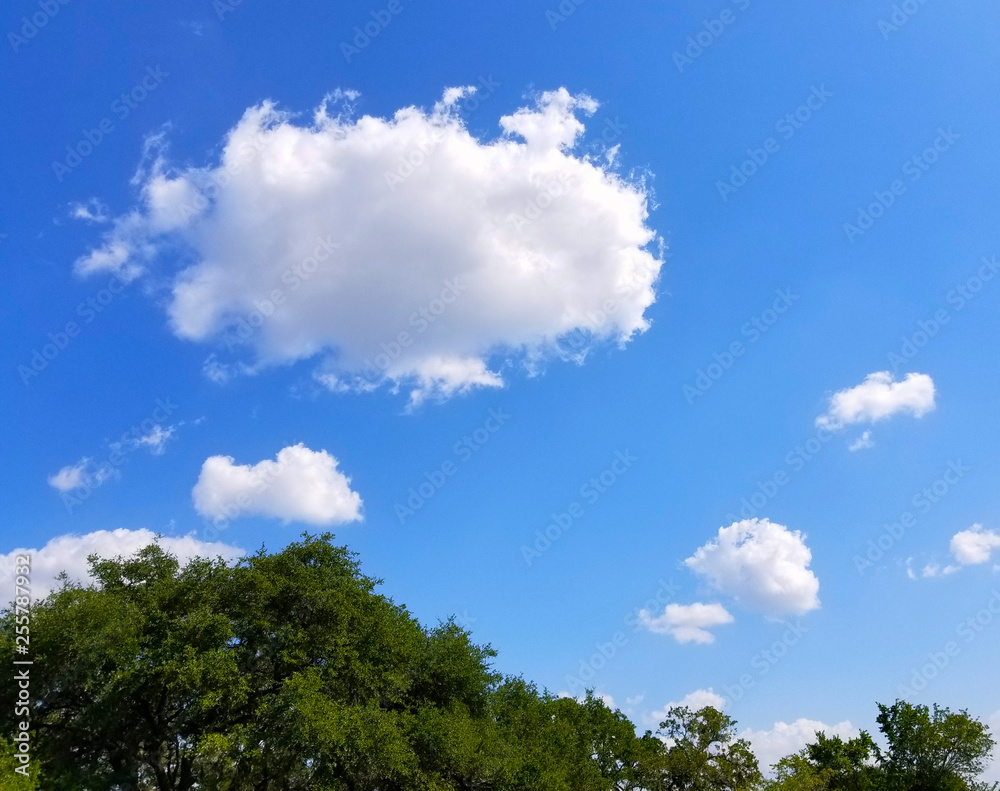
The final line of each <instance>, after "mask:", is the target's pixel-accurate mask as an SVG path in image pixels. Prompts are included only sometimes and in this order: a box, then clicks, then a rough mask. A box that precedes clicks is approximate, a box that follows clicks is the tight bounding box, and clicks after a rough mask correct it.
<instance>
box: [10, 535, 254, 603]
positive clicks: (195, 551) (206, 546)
mask: <svg viewBox="0 0 1000 791" xmlns="http://www.w3.org/2000/svg"><path fill="white" fill-rule="evenodd" d="M153 543H156V544H159V545H160V546H161V547H162V548H163V549H164V550H166V551H167V552H169V553H171V554H172V555H174V556H176V557H177V558H178V559H179V560H180V561H181V563H182V564H183V563H184V562H186V561H188V560H190V559H192V558H194V557H207V558H215V557H222V558H225V559H226V560H227V561H232V560H235V559H237V558H239V557H242V556H243V555H244V554H245V553H244V552H243V550H242V549H239V548H238V547H234V546H231V545H229V544H224V543H222V542H210V541H201V540H200V539H198V538H196V537H195V536H193V535H187V536H181V537H169V536H157V535H156V533H154V532H153V531H152V530H147V529H146V528H140V529H138V530H127V529H125V528H119V529H118V530H97V531H95V532H93V533H85V534H83V535H74V534H69V535H62V536H56V537H55V538H53V539H51V540H50V541H49V542H48V543H47V544H45V546H43V547H41V548H37V547H20V548H18V549H15V550H14V551H13V552H8V553H7V554H5V555H0V577H7V575H10V574H12V573H13V571H14V568H15V565H14V564H15V559H16V558H17V557H18V556H19V555H29V556H30V558H31V595H32V598H34V599H36V600H37V599H41V598H43V597H44V596H46V595H47V594H48V593H50V592H51V591H52V590H54V589H55V588H56V587H57V581H56V578H57V577H58V576H59V573H60V572H63V571H65V572H66V574H67V575H68V576H69V578H70V580H73V581H76V582H83V583H86V582H88V581H89V580H90V576H89V566H88V565H87V557H88V556H89V555H92V554H95V555H99V556H100V557H103V558H114V557H118V556H119V555H121V556H125V557H127V556H129V555H133V554H135V552H137V551H138V550H139V549H142V548H143V547H145V546H148V545H149V544H153Z"/></svg>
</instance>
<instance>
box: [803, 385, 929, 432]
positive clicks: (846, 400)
mask: <svg viewBox="0 0 1000 791" xmlns="http://www.w3.org/2000/svg"><path fill="white" fill-rule="evenodd" d="M933 409H934V380H932V379H931V378H930V377H929V376H928V375H927V374H917V373H910V374H907V375H906V376H905V377H903V380H902V381H900V382H897V381H895V380H894V378H893V375H892V374H891V373H890V372H889V371H876V372H875V373H873V374H868V376H866V377H865V381H863V382H862V383H861V384H859V385H857V386H856V387H849V388H847V389H845V390H839V391H838V392H836V393H834V394H833V395H832V396H830V403H829V406H828V407H827V410H826V412H825V413H824V414H822V415H820V416H819V417H818V418H816V425H817V426H819V427H820V428H828V429H832V430H838V429H842V428H844V427H845V426H849V425H852V424H855V423H874V422H876V421H879V420H884V419H886V418H890V417H892V416H893V415H896V414H910V415H912V416H913V417H923V416H924V415H926V414H927V413H928V412H930V411H931V410H933ZM870 438H871V435H870V434H868V435H867V437H866V442H867V441H868V440H870ZM859 447H867V445H861V446H859Z"/></svg>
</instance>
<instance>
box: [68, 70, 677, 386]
mask: <svg viewBox="0 0 1000 791" xmlns="http://www.w3.org/2000/svg"><path fill="white" fill-rule="evenodd" d="M474 90H475V89H474V88H472V87H464V88H452V89H449V90H447V91H445V92H444V95H443V98H442V99H441V100H440V101H438V102H437V103H436V104H435V105H434V106H433V108H432V109H430V110H424V109H420V108H417V107H413V106H410V107H404V108H402V109H400V110H398V111H397V112H396V113H395V114H394V115H393V116H392V117H390V118H377V117H372V116H368V115H364V116H361V117H356V115H355V113H354V103H355V102H356V101H357V99H358V96H357V94H355V93H353V92H343V91H339V92H336V93H335V94H331V95H330V96H328V97H327V99H326V100H324V102H323V103H322V105H321V106H320V107H319V108H317V109H316V111H315V113H314V114H313V117H312V121H311V123H306V124H300V123H297V122H296V121H295V120H294V119H293V115H292V114H291V113H289V112H285V111H283V110H279V109H278V108H277V107H276V105H275V104H274V103H273V102H264V103H262V104H260V105H257V106H254V107H250V108H248V109H247V110H246V112H245V113H244V115H243V117H242V118H241V119H240V120H239V121H238V122H237V123H236V124H235V126H233V128H232V129H231V130H230V131H229V133H228V134H227V136H226V137H225V139H224V141H223V144H222V146H221V153H220V156H219V159H218V161H217V162H214V163H212V164H208V165H204V166H201V167H182V168H177V167H174V166H172V165H170V164H169V163H168V161H167V158H166V153H165V142H164V137H163V136H162V135H161V136H158V137H154V138H152V139H151V140H150V141H149V144H148V146H147V149H148V150H147V152H146V155H145V158H144V162H143V164H142V165H141V166H140V169H139V173H138V174H137V176H136V183H137V184H138V185H139V197H140V200H139V203H138V205H137V206H136V207H135V208H133V209H132V210H130V211H128V212H126V213H125V214H123V215H121V216H119V217H117V218H116V219H115V220H114V221H113V223H112V225H111V226H110V227H109V229H108V230H107V231H106V232H105V234H104V236H103V241H102V243H101V244H100V245H99V246H98V247H96V248H95V249H92V250H91V251H90V252H89V253H87V254H86V255H83V256H81V257H80V258H79V259H78V260H77V262H76V271H77V273H78V274H80V275H82V276H86V275H93V274H97V273H102V272H103V273H107V272H115V273H117V274H118V275H119V276H121V277H124V278H135V277H139V276H141V275H142V274H143V273H145V272H148V271H151V270H154V269H156V268H157V267H160V266H161V265H163V260H162V259H163V258H165V257H166V256H165V255H164V254H165V253H167V252H168V251H171V252H172V251H178V250H182V251H184V255H182V256H180V258H181V259H182V260H184V261H186V262H187V263H186V264H185V265H184V266H183V268H182V269H180V271H173V272H172V273H168V275H167V279H168V280H172V285H171V286H170V297H169V299H168V301H167V302H168V304H167V313H168V316H169V323H170V326H171V328H172V330H173V332H174V334H175V335H176V336H177V337H178V338H182V339H184V340H187V341H192V342H198V343H205V344H210V345H212V346H213V348H214V351H215V352H218V354H226V353H227V352H228V354H229V357H231V359H229V358H227V359H219V358H218V355H217V356H216V357H215V358H212V363H211V366H210V370H211V371H212V372H213V378H214V379H216V380H217V381H224V380H226V379H227V378H230V376H231V375H233V372H237V373H239V372H242V373H256V372H260V371H261V370H263V369H266V368H274V367H276V366H279V365H282V364H285V363H290V362H294V361H298V360H305V359H313V358H314V359H315V361H316V365H315V368H314V371H313V376H314V378H315V380H316V381H317V382H318V383H319V384H321V385H323V386H325V387H327V388H328V389H330V390H332V391H335V392H343V391H367V390H372V389H375V388H377V387H379V386H381V385H383V384H387V385H389V386H390V387H392V388H393V389H395V388H399V387H402V388H406V389H408V390H409V393H410V400H411V404H418V403H420V402H421V401H424V400H426V399H428V398H435V399H442V398H447V397H449V396H452V395H454V394H457V393H461V392H465V391H467V390H469V389H472V388H482V387H499V386H501V385H502V384H503V383H504V380H503V378H502V377H501V374H500V370H501V369H502V368H504V367H505V366H507V365H509V364H510V363H512V362H513V363H519V364H521V365H522V366H523V368H524V369H525V370H526V371H527V372H529V373H533V372H535V371H537V370H539V369H540V368H541V367H542V366H543V365H544V364H545V362H547V361H549V360H555V359H563V360H575V361H582V360H583V359H584V357H585V356H586V354H587V352H588V350H590V349H591V348H593V347H594V346H595V345H597V344H600V343H605V342H613V343H618V344H620V345H624V344H625V343H626V342H627V341H628V340H629V339H630V338H632V337H633V336H634V335H635V334H636V333H641V332H644V331H645V330H646V329H647V328H648V327H649V320H648V319H647V318H646V316H645V311H646V309H647V308H648V307H649V306H650V305H652V304H653V302H654V301H655V298H656V295H655V292H654V285H655V283H656V281H657V279H658V277H659V274H660V269H661V267H662V264H663V255H662V246H663V242H662V238H661V237H660V236H659V235H658V234H657V233H656V232H655V231H654V230H652V229H651V228H650V227H649V225H648V224H647V220H648V215H649V202H650V190H649V188H648V186H647V184H646V181H645V180H644V179H642V178H633V177H626V176H622V175H620V174H619V173H618V172H617V170H616V167H617V166H616V165H615V158H614V157H598V156H595V155H591V154H588V153H584V152H580V151H577V149H576V146H577V143H578V142H579V140H580V139H581V137H582V135H583V133H584V131H585V124H584V122H583V121H582V120H581V116H583V117H585V116H589V115H592V114H593V113H594V112H595V111H596V109H597V107H598V104H597V102H596V101H595V100H594V99H592V98H591V97H589V96H587V95H585V94H571V93H570V92H569V91H568V90H566V89H565V88H559V89H558V90H554V91H546V92H543V93H540V94H538V95H537V96H535V97H534V99H533V102H532V103H531V104H530V105H528V106H523V107H521V108H519V109H517V110H516V111H514V112H513V113H511V114H509V115H505V116H503V117H501V118H500V129H501V134H500V135H499V136H498V137H497V138H496V139H493V140H488V141H483V140H480V139H478V138H477V137H475V136H473V135H472V134H471V133H470V132H469V130H468V129H467V127H466V125H465V122H464V120H463V119H462V117H461V115H460V113H459V112H458V109H457V108H458V100H459V99H461V98H462V97H464V96H467V95H470V94H471V93H472V92H474ZM387 228H391V229H393V232H392V233H386V229H387ZM651 247H653V248H657V249H654V250H651V249H650V248H651ZM223 348H225V350H226V351H225V352H224V351H223ZM240 355H243V356H240Z"/></svg>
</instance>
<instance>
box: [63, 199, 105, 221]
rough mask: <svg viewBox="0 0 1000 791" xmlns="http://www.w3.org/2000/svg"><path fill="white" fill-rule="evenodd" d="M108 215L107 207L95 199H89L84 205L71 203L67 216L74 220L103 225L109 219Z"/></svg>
mask: <svg viewBox="0 0 1000 791" xmlns="http://www.w3.org/2000/svg"><path fill="white" fill-rule="evenodd" d="M108 215H109V212H108V207H107V206H105V205H104V204H103V203H101V202H100V201H99V200H98V199H97V198H90V199H89V200H87V201H85V202H84V203H72V204H70V207H69V216H70V217H72V218H73V219H74V220H83V221H84V222H91V223H104V222H107V221H108V220H109V219H111V218H110V217H109V216H108Z"/></svg>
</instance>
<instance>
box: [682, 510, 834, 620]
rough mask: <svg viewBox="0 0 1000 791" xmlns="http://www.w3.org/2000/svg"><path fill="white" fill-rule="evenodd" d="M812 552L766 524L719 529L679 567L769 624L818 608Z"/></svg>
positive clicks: (796, 535) (800, 538)
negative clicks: (702, 579) (811, 564)
mask: <svg viewBox="0 0 1000 791" xmlns="http://www.w3.org/2000/svg"><path fill="white" fill-rule="evenodd" d="M811 562H812V552H810V551H809V547H807V546H806V542H805V536H804V535H803V534H802V533H801V532H799V531H798V530H794V531H793V530H789V529H788V528H787V527H785V526H784V525H779V524H777V523H775V522H771V521H770V520H768V519H745V520H743V521H741V522H734V523H733V524H731V525H730V526H729V527H720V528H719V533H718V535H717V536H716V537H715V538H713V539H712V540H711V541H709V542H708V543H707V544H705V545H704V546H702V547H699V548H698V550H697V551H696V552H695V553H694V555H692V556H691V557H689V558H688V559H687V560H685V561H684V563H685V565H686V566H687V567H688V568H690V569H691V570H692V571H694V572H696V573H697V574H700V575H702V576H703V577H705V579H706V580H707V581H708V583H709V584H710V585H711V586H712V588H714V589H715V590H717V591H719V592H720V593H724V594H726V595H728V596H732V597H733V598H735V599H736V601H737V602H739V603H740V604H742V605H743V606H745V607H749V608H750V609H754V610H757V611H759V612H762V613H764V614H765V615H767V616H769V617H772V618H781V617H784V616H787V615H801V614H803V613H806V612H809V611H810V610H814V609H816V608H817V607H819V597H818V593H819V580H818V579H817V578H816V575H815V574H813V572H812V571H811V570H810V569H809V564H810V563H811Z"/></svg>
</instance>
